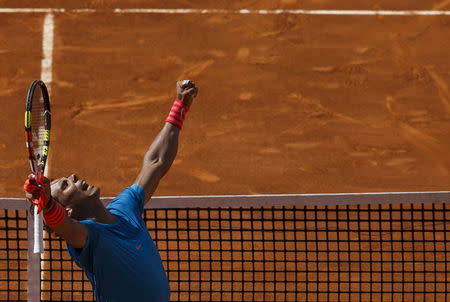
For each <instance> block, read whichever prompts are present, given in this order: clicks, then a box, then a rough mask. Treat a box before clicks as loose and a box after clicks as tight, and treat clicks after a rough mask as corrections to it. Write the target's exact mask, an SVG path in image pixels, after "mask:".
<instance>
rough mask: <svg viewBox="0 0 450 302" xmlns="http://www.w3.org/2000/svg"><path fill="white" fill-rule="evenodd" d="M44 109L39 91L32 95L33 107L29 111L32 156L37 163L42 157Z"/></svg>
mask: <svg viewBox="0 0 450 302" xmlns="http://www.w3.org/2000/svg"><path fill="white" fill-rule="evenodd" d="M44 112H45V107H44V99H43V97H42V94H41V92H40V90H39V89H37V90H36V91H35V93H34V95H33V107H32V109H31V136H32V141H33V149H34V155H35V158H36V160H37V161H39V160H40V159H41V157H42V153H43V152H42V151H43V146H44V140H45V117H44Z"/></svg>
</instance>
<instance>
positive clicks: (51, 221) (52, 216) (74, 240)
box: [25, 178, 88, 248]
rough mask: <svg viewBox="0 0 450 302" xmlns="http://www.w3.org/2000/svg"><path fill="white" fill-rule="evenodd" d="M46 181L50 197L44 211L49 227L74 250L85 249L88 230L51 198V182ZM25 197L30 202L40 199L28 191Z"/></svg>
mask: <svg viewBox="0 0 450 302" xmlns="http://www.w3.org/2000/svg"><path fill="white" fill-rule="evenodd" d="M29 179H31V178H29ZM44 181H45V182H46V184H47V186H46V194H47V196H49V197H50V200H49V202H48V204H47V206H46V207H45V208H44V209H43V213H44V217H46V219H47V223H46V224H47V227H49V228H50V229H51V230H52V231H53V232H54V233H55V234H56V235H57V236H59V237H61V238H62V239H64V240H65V241H66V242H67V243H68V244H70V245H71V246H73V247H74V248H83V247H84V245H85V243H86V241H87V237H88V230H87V228H86V227H85V226H84V225H83V224H82V223H80V222H79V221H77V220H75V219H72V218H70V217H69V216H68V215H67V213H66V209H65V208H64V207H63V206H62V205H61V204H59V203H58V202H57V201H55V200H54V199H52V198H51V191H50V185H49V180H48V179H47V178H45V180H44ZM25 197H26V199H27V200H28V201H30V202H31V201H32V200H36V199H38V198H39V196H38V195H37V194H36V193H35V194H32V193H30V192H27V191H25Z"/></svg>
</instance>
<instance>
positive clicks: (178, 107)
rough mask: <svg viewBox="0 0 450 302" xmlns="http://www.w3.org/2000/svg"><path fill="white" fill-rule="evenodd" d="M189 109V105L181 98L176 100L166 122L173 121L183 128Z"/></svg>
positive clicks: (173, 123) (175, 124)
mask: <svg viewBox="0 0 450 302" xmlns="http://www.w3.org/2000/svg"><path fill="white" fill-rule="evenodd" d="M188 111H189V106H188V105H186V104H184V103H183V102H182V101H180V100H175V102H174V103H173V106H172V109H170V113H169V116H168V117H167V118H166V122H168V123H171V124H172V125H174V126H176V127H177V128H178V129H180V130H181V128H182V127H183V122H184V118H185V116H186V113H187V112H188Z"/></svg>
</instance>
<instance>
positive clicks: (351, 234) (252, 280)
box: [0, 192, 450, 301]
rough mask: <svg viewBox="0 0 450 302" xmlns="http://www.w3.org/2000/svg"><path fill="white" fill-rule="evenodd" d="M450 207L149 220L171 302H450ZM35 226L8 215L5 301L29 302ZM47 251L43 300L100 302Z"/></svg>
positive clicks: (334, 208) (62, 252) (216, 200)
mask: <svg viewBox="0 0 450 302" xmlns="http://www.w3.org/2000/svg"><path fill="white" fill-rule="evenodd" d="M333 200H334V201H333ZM399 201H401V202H402V203H398V202H399ZM448 201H450V192H428V193H382V194H374V195H370V194H342V195H339V194H330V195H327V194H322V195H301V196H300V195H276V196H275V195H273V196H246V197H244V196H216V197H207V198H206V197H204V198H202V197H198V198H196V197H183V198H181V197H179V198H176V197H173V198H171V197H169V198H156V199H155V202H154V203H153V204H150V205H149V206H150V207H152V208H148V209H146V210H145V213H144V219H145V222H146V225H147V227H148V229H149V232H150V234H151V236H152V238H153V239H154V241H155V243H156V244H157V246H158V249H159V251H160V253H161V258H162V259H163V262H164V266H165V268H166V270H167V274H168V277H169V280H170V284H171V300H172V301H394V300H399V301H448V300H450V263H449V261H448V260H450V242H448V239H450V233H449V232H450V225H449V224H448V221H450V220H449V219H450V209H449V206H447V204H446V203H445V202H448ZM386 202H387V203H386ZM205 205H208V207H206V206H205ZM27 219H28V218H27V212H26V210H11V209H9V210H2V211H0V227H1V238H0V248H1V251H2V256H1V258H0V270H1V271H0V278H1V279H0V280H1V284H2V285H1V286H0V300H2V301H17V300H23V301H26V300H27V299H30V297H29V295H28V296H27V286H29V284H28V281H27V264H28V265H29V263H28V262H27V249H28V240H27V235H28V234H29V233H28V232H27V227H28V225H29V223H27ZM45 246H46V252H45V253H44V254H43V255H42V258H41V276H40V279H41V280H40V288H41V293H40V298H41V300H42V301H93V296H92V293H91V287H90V284H89V282H88V280H87V279H86V277H85V276H84V274H83V273H82V272H81V271H80V270H79V269H78V268H77V267H76V266H75V264H73V262H72V261H71V260H70V256H69V255H68V253H67V251H66V247H65V244H64V243H63V242H62V241H61V240H59V239H57V238H55V237H53V236H51V237H48V238H46V239H45Z"/></svg>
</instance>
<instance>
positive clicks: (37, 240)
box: [25, 80, 51, 253]
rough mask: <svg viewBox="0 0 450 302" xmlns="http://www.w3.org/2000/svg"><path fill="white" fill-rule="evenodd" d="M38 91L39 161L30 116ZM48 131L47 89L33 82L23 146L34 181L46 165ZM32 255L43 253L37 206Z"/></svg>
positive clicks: (29, 96)
mask: <svg viewBox="0 0 450 302" xmlns="http://www.w3.org/2000/svg"><path fill="white" fill-rule="evenodd" d="M36 89H39V93H41V96H42V100H43V107H44V113H43V115H44V125H43V126H44V141H43V146H42V154H41V156H40V157H39V159H36V155H35V152H34V146H33V136H32V130H33V129H32V127H31V124H32V120H31V119H32V114H31V111H32V109H33V96H34V93H35V92H36ZM50 130H51V110H50V97H49V94H48V90H47V87H46V86H45V84H44V82H43V81H41V80H35V81H33V82H32V83H31V85H30V87H29V88H28V93H27V98H26V104H25V145H26V147H27V150H28V161H29V163H30V168H31V171H32V172H33V174H34V175H35V177H36V180H39V179H41V175H42V174H45V167H46V164H47V158H48V151H49V146H50ZM33 208H34V249H33V250H34V253H42V252H43V251H44V242H43V226H44V224H43V219H42V212H41V213H40V214H37V206H34V207H33Z"/></svg>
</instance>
